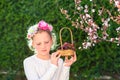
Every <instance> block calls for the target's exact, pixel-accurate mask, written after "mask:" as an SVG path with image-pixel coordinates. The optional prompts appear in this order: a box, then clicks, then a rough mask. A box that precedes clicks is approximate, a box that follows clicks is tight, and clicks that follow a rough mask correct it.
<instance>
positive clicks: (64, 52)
mask: <svg viewBox="0 0 120 80" xmlns="http://www.w3.org/2000/svg"><path fill="white" fill-rule="evenodd" d="M63 29H68V30H69V31H70V34H71V44H73V35H72V31H71V29H70V28H68V27H63V28H61V29H60V33H59V36H60V44H61V49H60V50H58V52H59V53H60V54H61V56H72V55H74V52H75V51H74V50H72V49H67V50H64V49H63V48H62V45H63V43H62V36H61V32H62V30H63Z"/></svg>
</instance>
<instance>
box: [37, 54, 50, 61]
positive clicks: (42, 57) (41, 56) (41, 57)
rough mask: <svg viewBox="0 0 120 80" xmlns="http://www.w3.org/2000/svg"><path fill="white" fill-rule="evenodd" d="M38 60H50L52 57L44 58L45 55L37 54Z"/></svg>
mask: <svg viewBox="0 0 120 80" xmlns="http://www.w3.org/2000/svg"><path fill="white" fill-rule="evenodd" d="M36 56H37V57H38V58H40V59H43V60H49V59H50V55H48V56H46V55H45V56H43V55H39V54H37V55H36Z"/></svg>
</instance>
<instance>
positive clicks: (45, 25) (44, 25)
mask: <svg viewBox="0 0 120 80" xmlns="http://www.w3.org/2000/svg"><path fill="white" fill-rule="evenodd" d="M38 28H39V29H41V30H49V31H52V29H53V27H52V26H51V25H49V24H48V23H46V22H45V21H43V20H42V21H40V22H39V23H38Z"/></svg>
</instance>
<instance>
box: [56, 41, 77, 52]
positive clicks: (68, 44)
mask: <svg viewBox="0 0 120 80" xmlns="http://www.w3.org/2000/svg"><path fill="white" fill-rule="evenodd" d="M61 49H63V50H68V49H71V50H75V47H74V44H70V43H67V42H65V43H64V44H63V45H62V46H60V47H59V48H58V50H61Z"/></svg>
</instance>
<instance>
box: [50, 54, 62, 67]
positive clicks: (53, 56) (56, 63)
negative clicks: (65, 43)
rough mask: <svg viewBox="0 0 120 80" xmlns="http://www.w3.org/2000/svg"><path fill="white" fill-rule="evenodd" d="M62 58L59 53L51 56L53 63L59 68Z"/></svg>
mask: <svg viewBox="0 0 120 80" xmlns="http://www.w3.org/2000/svg"><path fill="white" fill-rule="evenodd" d="M60 56H61V55H60V54H59V52H54V53H52V55H51V63H52V64H54V65H56V66H58V60H59V58H60Z"/></svg>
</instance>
